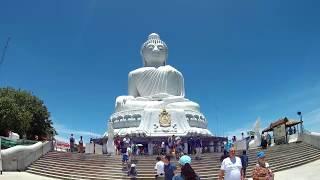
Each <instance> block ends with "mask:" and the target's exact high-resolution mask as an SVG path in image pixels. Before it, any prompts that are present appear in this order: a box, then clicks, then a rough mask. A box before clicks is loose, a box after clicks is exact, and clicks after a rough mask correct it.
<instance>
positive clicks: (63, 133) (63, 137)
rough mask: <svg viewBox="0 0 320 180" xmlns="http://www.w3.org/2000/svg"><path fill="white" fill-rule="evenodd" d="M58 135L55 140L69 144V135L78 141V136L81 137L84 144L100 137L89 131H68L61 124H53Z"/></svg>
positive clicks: (68, 129)
mask: <svg viewBox="0 0 320 180" xmlns="http://www.w3.org/2000/svg"><path fill="white" fill-rule="evenodd" d="M54 127H55V129H56V131H57V133H58V135H57V136H55V138H56V139H57V140H59V141H63V142H69V137H70V135H71V134H73V135H74V138H75V139H79V138H80V136H82V137H83V140H84V142H85V143H86V142H89V140H90V138H100V137H102V135H101V134H97V133H94V132H91V131H84V130H77V129H70V128H67V127H65V126H64V125H62V124H55V125H54Z"/></svg>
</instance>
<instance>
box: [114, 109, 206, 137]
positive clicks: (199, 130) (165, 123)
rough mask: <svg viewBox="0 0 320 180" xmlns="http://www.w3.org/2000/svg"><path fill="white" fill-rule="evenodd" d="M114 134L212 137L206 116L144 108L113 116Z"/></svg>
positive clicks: (185, 111)
mask: <svg viewBox="0 0 320 180" xmlns="http://www.w3.org/2000/svg"><path fill="white" fill-rule="evenodd" d="M110 123H112V125H113V129H114V134H115V135H119V136H125V135H129V136H137V137H168V136H171V135H176V136H198V135H199V136H212V133H211V132H210V131H209V130H208V129H207V121H206V119H205V118H204V115H203V114H202V113H200V112H197V111H192V110H181V109H159V108H144V109H137V110H130V111H120V112H116V113H114V114H112V116H111V118H110Z"/></svg>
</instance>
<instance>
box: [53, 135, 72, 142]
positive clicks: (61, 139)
mask: <svg viewBox="0 0 320 180" xmlns="http://www.w3.org/2000/svg"><path fill="white" fill-rule="evenodd" d="M55 138H56V140H57V141H62V142H69V139H67V138H65V137H62V136H59V135H58V136H55Z"/></svg>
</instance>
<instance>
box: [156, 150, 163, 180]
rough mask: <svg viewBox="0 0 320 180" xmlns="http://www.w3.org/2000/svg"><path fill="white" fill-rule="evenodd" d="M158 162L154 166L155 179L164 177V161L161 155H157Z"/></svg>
mask: <svg viewBox="0 0 320 180" xmlns="http://www.w3.org/2000/svg"><path fill="white" fill-rule="evenodd" d="M156 160H157V163H156V165H155V166H154V169H155V170H156V175H155V179H164V163H163V161H162V159H161V157H160V156H158V157H157V159H156Z"/></svg>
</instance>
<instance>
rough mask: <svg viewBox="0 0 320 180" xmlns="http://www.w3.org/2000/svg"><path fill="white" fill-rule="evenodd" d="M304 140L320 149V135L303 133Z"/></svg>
mask: <svg viewBox="0 0 320 180" xmlns="http://www.w3.org/2000/svg"><path fill="white" fill-rule="evenodd" d="M302 141H303V142H305V143H307V144H310V145H312V146H314V147H316V148H318V149H320V136H318V135H315V134H306V133H304V134H302Z"/></svg>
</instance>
